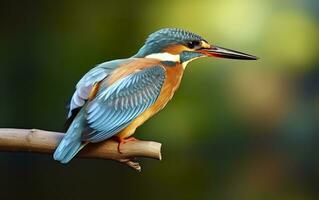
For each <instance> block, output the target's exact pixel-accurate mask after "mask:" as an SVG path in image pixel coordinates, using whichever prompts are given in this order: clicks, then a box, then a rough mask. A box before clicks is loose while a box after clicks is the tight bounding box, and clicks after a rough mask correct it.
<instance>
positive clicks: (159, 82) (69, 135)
mask: <svg viewBox="0 0 319 200" xmlns="http://www.w3.org/2000/svg"><path fill="white" fill-rule="evenodd" d="M203 57H219V58H229V59H241V60H256V59H258V58H257V57H256V56H253V55H249V54H245V53H241V52H238V51H234V50H230V49H226V48H222V47H219V46H216V45H212V44H210V43H208V42H207V40H205V39H204V38H202V37H201V36H199V35H197V34H194V33H191V32H189V31H186V30H183V29H178V28H164V29H161V30H158V31H156V32H154V33H152V34H150V35H149V37H148V38H147V39H146V41H145V43H144V45H143V46H142V47H141V48H140V50H139V51H138V52H137V53H136V54H135V55H134V56H132V57H130V58H125V59H118V60H112V61H107V62H104V63H101V64H99V65H97V66H96V67H94V68H92V69H91V70H89V71H88V72H87V73H86V74H85V75H84V76H83V77H82V78H81V79H80V81H79V82H78V83H77V85H76V90H75V92H74V94H73V96H72V98H71V102H70V108H69V113H68V117H67V120H68V121H69V122H70V123H69V126H68V129H67V132H66V134H65V135H64V137H63V139H62V140H61V142H60V143H59V145H58V147H57V148H56V150H55V152H54V155H53V158H54V159H55V160H57V161H59V162H61V163H68V162H69V161H70V160H71V159H72V158H73V157H74V156H75V155H76V154H77V153H78V152H79V151H80V150H81V149H82V148H83V147H85V145H87V144H88V143H96V142H101V141H103V140H107V139H110V138H115V139H116V140H117V141H118V151H119V153H121V145H123V144H124V143H126V142H128V141H132V140H136V139H135V138H134V137H132V135H133V134H134V132H135V130H136V128H138V127H139V126H141V125H142V124H143V123H144V122H145V121H146V120H148V119H150V118H151V117H152V116H154V115H155V114H156V113H158V112H159V111H160V110H162V109H163V108H164V107H165V106H166V104H167V103H168V102H169V101H170V100H171V98H172V97H173V95H174V93H175V91H176V90H177V89H178V87H179V85H180V82H181V79H182V76H183V73H184V70H185V68H186V66H187V64H188V63H189V62H191V61H193V60H196V59H198V58H203Z"/></svg>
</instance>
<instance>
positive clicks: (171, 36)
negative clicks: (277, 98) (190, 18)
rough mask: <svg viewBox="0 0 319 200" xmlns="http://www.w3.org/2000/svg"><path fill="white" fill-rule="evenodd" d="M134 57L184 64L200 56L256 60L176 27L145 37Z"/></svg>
mask: <svg viewBox="0 0 319 200" xmlns="http://www.w3.org/2000/svg"><path fill="white" fill-rule="evenodd" d="M134 57H140V58H141V57H146V58H156V59H160V60H162V61H170V62H180V63H182V64H183V65H184V66H186V65H187V63H189V62H190V61H192V60H195V59H197V58H201V57H219V58H229V59H241V60H256V59H258V58H257V57H255V56H252V55H249V54H245V53H241V52H238V51H234V50H230V49H226V48H222V47H218V46H215V45H212V44H209V43H208V42H207V41H206V40H205V39H204V38H202V37H201V36H199V35H197V34H194V33H191V32H188V31H185V30H182V29H177V28H164V29H161V30H158V31H156V32H154V33H152V34H151V35H149V37H148V38H147V40H146V42H145V44H144V46H143V47H142V48H141V49H140V50H139V51H138V53H137V54H136V55H135V56H134Z"/></svg>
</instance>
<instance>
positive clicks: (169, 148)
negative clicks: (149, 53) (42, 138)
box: [0, 0, 319, 200]
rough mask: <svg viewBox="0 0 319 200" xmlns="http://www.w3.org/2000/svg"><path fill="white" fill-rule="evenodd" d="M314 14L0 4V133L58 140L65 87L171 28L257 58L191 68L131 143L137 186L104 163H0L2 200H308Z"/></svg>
mask: <svg viewBox="0 0 319 200" xmlns="http://www.w3.org/2000/svg"><path fill="white" fill-rule="evenodd" d="M318 10H319V1H317V0H280V1H278V0H206V1H205V0H204V1H193V0H161V1H151V0H135V1H130V0H125V1H123V0H117V1H93V0H92V1H84V0H68V1H62V0H56V1H40V0H38V1H36V0H34V1H17V0H10V1H9V0H5V1H1V6H0V28H1V29H0V30H1V31H0V63H1V66H0V73H1V79H0V88H1V93H0V95H1V96H0V97H1V98H0V127H14V128H38V129H45V130H55V131H61V130H62V129H63V124H64V120H65V117H66V109H65V106H66V105H67V102H68V100H69V98H70V96H71V95H72V93H73V91H74V86H75V84H76V82H77V81H78V80H79V79H80V78H81V76H82V75H83V74H84V73H85V72H86V71H88V70H89V69H90V68H92V67H93V66H94V65H95V64H98V63H101V62H104V61H107V60H112V59H116V58H124V57H130V56H131V55H133V54H134V53H135V52H136V51H137V50H138V49H139V47H141V45H142V43H143V42H144V40H145V38H146V36H147V35H148V34H149V33H151V32H153V31H155V30H157V29H160V28H163V27H179V28H184V29H187V30H191V31H193V32H195V33H198V34H200V35H202V36H204V37H205V38H206V39H207V40H208V41H211V42H212V43H213V44H217V45H219V46H223V47H228V48H232V49H236V50H240V51H243V52H247V53H251V54H254V55H257V56H259V57H261V59H260V60H258V61H255V62H252V61H234V60H222V59H208V58H206V59H201V60H198V61H195V62H193V63H191V64H190V65H189V66H188V68H187V70H186V73H185V76H184V78H183V81H182V84H181V87H180V89H179V91H178V92H177V93H176V94H175V97H174V99H173V101H171V102H170V103H169V104H168V105H167V107H166V108H165V109H164V111H162V112H161V113H159V114H158V115H156V116H155V117H154V118H152V119H151V120H149V121H148V122H147V123H145V124H144V125H143V126H142V127H140V128H139V129H138V130H137V134H136V136H137V137H138V138H141V139H145V140H155V141H159V142H161V143H163V157H164V159H163V161H160V162H159V161H155V160H148V159H142V160H141V164H142V165H143V171H142V173H136V172H135V171H133V170H131V169H129V168H128V167H126V166H124V165H121V164H119V163H116V162H113V161H105V160H86V159H75V160H73V161H72V162H71V163H70V164H69V165H61V164H58V163H57V162H55V161H53V159H52V158H51V156H48V155H37V154H32V153H5V152H1V153H0V178H1V181H0V199H222V200H263V199H267V200H268V199H272V200H312V199H318V198H319V194H318V193H319V157H318V150H319V58H318V40H319V39H318V38H319V37H318V36H319V34H318V33H319V28H318V18H319V14H318V13H319V12H318Z"/></svg>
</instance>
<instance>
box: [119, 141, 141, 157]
mask: <svg viewBox="0 0 319 200" xmlns="http://www.w3.org/2000/svg"><path fill="white" fill-rule="evenodd" d="M116 139H117V141H118V143H119V144H118V145H117V151H118V152H119V153H120V154H122V153H123V152H122V151H121V145H123V144H125V143H127V142H131V141H138V139H136V138H135V137H129V138H120V137H117V138H116Z"/></svg>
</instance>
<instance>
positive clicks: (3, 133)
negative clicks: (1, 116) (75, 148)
mask: <svg viewBox="0 0 319 200" xmlns="http://www.w3.org/2000/svg"><path fill="white" fill-rule="evenodd" d="M63 135H64V133H59V132H52V131H44V130H38V129H9V128H0V150H2V151H24V152H37V153H49V154H51V153H53V152H54V150H55V148H56V146H57V145H58V143H59V142H60V140H61V139H62V137H63ZM117 145H118V143H117V142H116V141H114V140H106V141H104V142H100V143H94V144H93V143H91V144H88V145H87V146H85V148H83V150H81V151H80V152H79V154H78V156H79V157H84V158H99V159H112V160H116V161H119V162H121V163H124V164H126V165H128V166H130V167H131V168H133V169H135V170H137V171H141V166H140V165H139V163H137V162H133V161H132V159H134V158H135V157H146V158H154V159H157V160H161V158H162V156H161V144H160V143H157V142H152V141H141V140H138V141H132V142H128V143H125V144H124V145H122V146H121V152H122V153H119V152H118V151H117Z"/></svg>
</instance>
